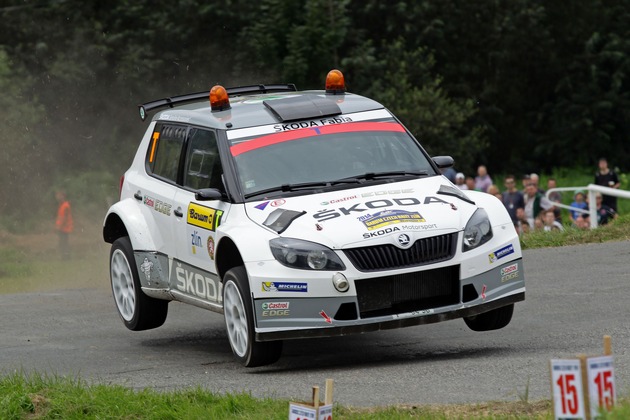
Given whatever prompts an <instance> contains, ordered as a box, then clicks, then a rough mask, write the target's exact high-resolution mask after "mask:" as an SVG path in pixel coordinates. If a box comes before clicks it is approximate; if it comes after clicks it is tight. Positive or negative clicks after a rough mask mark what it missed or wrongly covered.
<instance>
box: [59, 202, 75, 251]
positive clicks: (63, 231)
mask: <svg viewBox="0 0 630 420" xmlns="http://www.w3.org/2000/svg"><path fill="white" fill-rule="evenodd" d="M55 198H56V199H57V202H58V203H59V207H58V209H57V221H56V223H55V227H56V229H57V233H58V234H59V250H60V252H61V257H62V258H63V259H64V260H67V259H68V258H70V246H69V244H68V242H69V241H68V237H69V236H70V234H71V233H72V231H73V230H74V221H73V220H72V212H71V210H70V202H69V201H68V199H67V198H66V193H64V192H63V191H57V192H56V193H55Z"/></svg>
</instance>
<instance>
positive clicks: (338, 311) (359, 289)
mask: <svg viewBox="0 0 630 420" xmlns="http://www.w3.org/2000/svg"><path fill="white" fill-rule="evenodd" d="M506 259H507V258H506ZM492 266H493V268H492V269H490V270H488V271H485V272H483V273H480V274H477V275H474V276H471V277H466V278H462V272H463V271H465V270H466V269H465V268H464V267H463V266H460V265H455V266H453V265H451V266H446V267H442V268H439V269H434V270H419V271H413V272H409V273H404V274H398V275H395V276H385V277H380V278H365V279H356V280H353V283H354V284H353V287H352V288H351V293H345V294H341V293H337V294H336V295H334V294H333V295H331V294H324V295H322V294H315V295H313V294H311V293H310V291H311V290H310V289H309V290H308V293H286V294H282V293H275V294H274V295H273V296H269V295H268V296H269V297H267V296H265V293H259V294H257V296H256V294H255V296H254V299H253V305H254V317H255V322H256V340H257V341H270V340H280V339H292V338H308V337H328V336H339V335H346V334H354V333H363V332H369V331H378V330H382V329H394V328H402V327H407V326H412V325H421V324H429V323H435V322H441V321H446V320H450V319H455V318H462V317H470V316H475V315H478V314H481V313H484V312H488V311H491V310H493V309H496V308H500V307H502V306H507V305H510V304H513V303H515V302H518V301H522V300H524V299H525V277H524V272H523V265H522V258H516V259H512V260H510V261H506V262H501V261H500V260H499V261H497V262H495V263H493V264H492ZM466 271H467V270H466ZM318 283H319V282H318ZM306 286H307V285H306V284H305V285H304V287H306ZM308 287H310V285H308ZM279 295H282V297H281V296H279Z"/></svg>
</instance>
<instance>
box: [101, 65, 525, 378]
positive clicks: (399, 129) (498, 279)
mask: <svg viewBox="0 0 630 420" xmlns="http://www.w3.org/2000/svg"><path fill="white" fill-rule="evenodd" d="M208 97H209V101H208ZM158 108H167V109H163V110H162V111H160V112H158V113H156V115H155V116H154V117H153V119H152V121H151V122H150V124H149V126H148V128H147V131H146V134H145V135H144V137H143V139H142V141H141V143H140V147H139V148H138V152H137V154H136V156H135V158H134V160H133V163H132V165H131V167H130V168H129V170H128V171H127V172H126V173H125V174H124V177H123V179H122V180H121V192H120V201H119V202H117V203H116V204H114V205H113V206H112V207H111V208H110V209H109V211H108V213H107V215H106V217H105V221H104V227H103V237H104V239H105V241H107V242H108V243H111V244H112V247H111V253H110V274H111V285H112V291H113V296H114V300H115V302H116V307H117V309H118V312H119V313H120V317H121V318H122V321H123V323H124V324H125V326H126V327H127V328H129V329H131V330H135V331H138V330H145V329H150V328H155V327H159V326H160V325H162V324H163V323H164V321H165V319H166V315H167V310H168V302H169V301H173V300H176V301H180V302H184V303H189V304H191V305H194V306H198V307H201V308H205V309H208V310H211V311H214V312H218V313H222V314H223V315H224V318H225V324H226V328H227V333H228V334H227V335H228V338H229V342H230V345H231V347H232V350H233V352H234V355H235V356H236V358H237V359H238V360H239V361H240V362H241V363H243V364H244V365H245V366H260V365H265V364H269V363H273V362H275V361H277V360H278V358H279V357H280V354H281V351H282V340H285V339H295V338H306V337H327V336H336V335H345V334H351V333H362V332H367V331H375V330H380V329H389V328H400V327H407V326H412V325H418V324H426V323H433V322H439V321H445V320H449V319H454V318H463V319H464V321H465V322H466V324H467V325H468V327H470V328H471V329H473V330H475V331H487V330H494V329H499V328H502V327H504V326H506V325H507V324H508V323H509V322H510V320H511V318H512V313H513V309H514V303H515V302H518V301H521V300H523V299H524V298H525V283H524V274H523V263H522V254H521V249H520V245H519V239H518V236H517V234H516V232H515V230H514V227H513V224H512V221H511V220H510V217H509V216H508V213H507V212H506V210H505V208H504V207H503V204H502V203H501V202H500V201H498V200H497V199H496V198H495V197H494V196H492V195H490V194H485V193H481V192H476V191H461V190H459V189H458V188H456V187H455V186H453V184H451V183H450V182H449V181H448V180H447V179H446V178H445V177H444V176H442V175H441V174H440V170H441V169H443V168H447V167H449V166H452V165H453V159H451V158H450V157H448V156H438V157H433V158H431V157H429V156H428V154H427V153H426V152H425V150H424V149H423V148H422V147H421V146H420V144H419V143H418V141H417V140H416V139H415V138H414V137H413V136H412V135H411V133H410V132H409V131H408V130H407V129H406V128H405V127H404V126H403V125H402V124H401V123H400V121H398V119H397V118H396V117H395V116H394V115H392V114H391V113H390V112H389V111H388V110H387V109H386V108H384V107H383V105H381V104H379V103H377V102H375V101H373V100H371V99H368V98H365V97H362V96H359V95H354V94H350V93H346V92H345V86H344V80H343V75H342V74H341V73H340V72H339V71H337V70H333V71H331V72H330V73H329V75H328V77H327V79H326V90H325V91H301V92H300V91H297V90H296V88H295V86H294V85H255V86H245V87H238V88H230V89H225V88H223V87H221V86H215V87H214V88H212V90H211V91H210V92H209V93H208V92H201V93H195V94H189V95H182V96H176V97H171V98H166V99H162V100H158V101H154V102H150V103H147V104H144V105H142V106H140V115H141V118H142V119H143V120H144V119H145V118H146V116H147V113H148V112H149V111H151V110H154V109H158Z"/></svg>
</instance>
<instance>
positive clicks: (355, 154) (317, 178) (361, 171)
mask: <svg viewBox="0 0 630 420" xmlns="http://www.w3.org/2000/svg"><path fill="white" fill-rule="evenodd" d="M239 140H242V139H239ZM231 152H232V155H233V156H234V160H235V162H236V170H237V173H238V178H239V182H240V184H241V188H242V190H243V193H244V194H245V196H250V197H251V196H253V195H255V194H256V192H259V191H265V190H269V189H273V188H278V187H281V186H287V185H299V184H315V183H321V184H323V185H319V187H320V188H321V187H322V186H326V183H335V181H339V180H344V179H348V180H351V179H353V178H363V179H372V178H374V176H375V175H376V176H377V175H378V174H379V173H383V174H386V175H389V176H391V177H395V176H403V175H405V173H406V172H409V173H410V174H418V173H422V174H427V175H435V174H436V173H435V171H434V169H433V168H432V167H431V164H430V163H429V161H428V159H427V157H426V156H425V154H424V153H423V152H422V150H421V148H420V147H419V145H418V144H417V143H416V142H415V140H414V139H413V138H412V137H411V136H410V135H409V134H408V133H407V132H406V131H405V129H404V127H402V126H401V125H400V124H398V123H397V122H352V123H344V124H335V125H328V126H323V127H312V128H303V129H298V130H291V131H283V132H279V133H274V134H269V135H263V136H259V137H255V138H253V139H249V140H245V141H239V142H234V143H233V144H232V146H231ZM366 175H368V176H366ZM379 179H387V178H379ZM355 181H356V179H355ZM285 190H286V188H285Z"/></svg>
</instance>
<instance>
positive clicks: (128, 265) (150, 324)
mask: <svg viewBox="0 0 630 420" xmlns="http://www.w3.org/2000/svg"><path fill="white" fill-rule="evenodd" d="M109 269H110V278H111V282H112V293H113V295H114V300H115V301H116V308H117V309H118V313H119V314H120V318H121V319H122V321H123V323H124V324H125V326H126V327H127V328H129V329H130V330H132V331H142V330H149V329H151V328H157V327H159V326H161V325H162V324H164V321H165V320H166V315H167V313H168V301H167V300H161V299H155V298H152V297H149V296H147V295H145V294H144V292H143V291H142V289H141V288H140V279H139V278H138V269H137V268H136V261H135V259H134V257H133V248H132V247H131V241H130V240H129V237H127V236H124V237H122V238H118V239H116V241H114V243H113V244H112V249H111V252H110V258H109Z"/></svg>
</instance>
